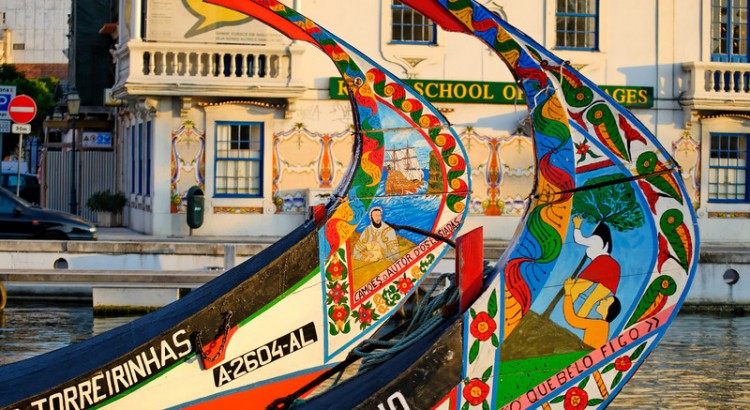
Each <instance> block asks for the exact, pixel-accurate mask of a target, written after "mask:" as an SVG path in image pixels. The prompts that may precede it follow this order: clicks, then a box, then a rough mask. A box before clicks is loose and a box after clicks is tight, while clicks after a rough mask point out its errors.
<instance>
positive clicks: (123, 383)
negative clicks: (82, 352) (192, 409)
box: [16, 329, 193, 410]
mask: <svg viewBox="0 0 750 410" xmlns="http://www.w3.org/2000/svg"><path fill="white" fill-rule="evenodd" d="M192 351H193V348H192V343H191V342H190V338H189V335H188V333H187V332H186V331H185V330H184V329H180V330H177V331H176V332H174V333H172V335H171V337H170V336H167V337H165V338H163V339H161V340H157V341H154V342H153V343H152V344H151V345H149V346H146V347H145V348H144V349H142V350H140V351H139V352H137V353H135V354H133V355H128V357H127V358H126V359H124V360H119V361H117V362H115V363H116V364H114V365H112V366H109V367H106V368H102V369H100V370H99V371H97V372H96V373H93V375H92V376H90V377H88V378H86V379H85V380H83V381H78V382H76V383H74V384H72V385H68V386H60V387H58V388H56V389H54V390H52V391H50V392H48V393H46V394H44V395H43V396H42V397H41V398H38V399H31V401H30V403H28V404H26V405H25V406H23V407H19V408H18V409H16V410H20V409H21V408H30V409H34V410H83V409H87V408H90V407H93V406H95V405H97V404H100V403H102V402H104V401H106V400H107V399H111V398H113V397H115V396H117V395H118V394H120V393H123V392H125V391H126V390H128V389H130V388H132V387H134V386H136V385H137V384H139V383H142V382H144V381H146V380H148V379H150V378H151V377H152V376H154V375H156V374H158V373H159V372H161V371H162V370H164V369H166V368H168V367H169V366H171V365H173V364H175V363H177V362H178V361H179V360H180V359H182V358H184V357H186V356H188V355H189V354H190V353H191V352H192Z"/></svg>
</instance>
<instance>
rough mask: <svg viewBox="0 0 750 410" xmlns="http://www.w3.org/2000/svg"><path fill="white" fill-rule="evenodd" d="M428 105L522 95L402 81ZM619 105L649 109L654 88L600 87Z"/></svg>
mask: <svg viewBox="0 0 750 410" xmlns="http://www.w3.org/2000/svg"><path fill="white" fill-rule="evenodd" d="M403 81H404V82H405V83H406V84H408V85H409V86H411V87H412V88H414V90H415V91H416V92H418V93H419V94H421V95H422V96H423V97H425V98H426V99H427V100H428V101H430V102H433V103H435V102H456V103H473V104H523V103H525V98H524V94H523V93H522V92H520V91H519V89H518V87H517V86H516V84H515V83H498V82H484V81H444V80H403ZM600 87H601V88H602V89H603V90H604V92H606V93H607V94H608V95H609V96H610V97H612V98H613V99H614V100H615V101H617V102H618V103H620V104H622V105H624V106H626V107H631V108H651V107H653V105H654V89H653V87H627V86H612V85H605V86H600ZM329 89H330V97H331V99H334V100H344V99H346V98H347V96H346V94H347V92H346V87H345V86H344V80H342V79H341V78H338V77H331V78H330V80H329Z"/></svg>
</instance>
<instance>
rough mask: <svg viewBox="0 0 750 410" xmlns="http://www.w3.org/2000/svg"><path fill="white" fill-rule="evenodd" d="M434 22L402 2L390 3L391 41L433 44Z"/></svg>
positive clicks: (394, 1) (395, 0)
mask: <svg viewBox="0 0 750 410" xmlns="http://www.w3.org/2000/svg"><path fill="white" fill-rule="evenodd" d="M435 31H436V27H435V23H433V22H432V20H430V19H428V18H427V17H425V16H424V15H422V14H421V13H419V12H417V11H415V10H414V9H412V8H411V7H408V6H406V5H405V4H404V3H402V2H400V1H398V0H393V3H391V41H392V42H393V43H408V44H435V43H436V40H435V37H436V36H435Z"/></svg>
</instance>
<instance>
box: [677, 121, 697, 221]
mask: <svg viewBox="0 0 750 410" xmlns="http://www.w3.org/2000/svg"><path fill="white" fill-rule="evenodd" d="M672 155H674V159H675V160H676V161H677V163H678V164H680V167H681V168H682V172H681V173H680V174H681V176H682V182H683V183H684V184H685V189H687V193H688V196H689V197H690V200H691V201H692V202H693V207H694V208H695V209H698V208H699V207H700V203H701V185H700V180H701V143H700V142H698V141H696V140H695V139H694V138H693V136H692V135H691V134H690V131H685V132H683V133H682V135H680V138H679V139H678V140H676V141H675V142H673V143H672Z"/></svg>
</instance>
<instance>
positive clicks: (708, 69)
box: [680, 62, 750, 111]
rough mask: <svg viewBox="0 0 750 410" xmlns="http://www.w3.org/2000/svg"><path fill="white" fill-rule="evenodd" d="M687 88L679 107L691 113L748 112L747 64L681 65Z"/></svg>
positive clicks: (749, 81)
mask: <svg viewBox="0 0 750 410" xmlns="http://www.w3.org/2000/svg"><path fill="white" fill-rule="evenodd" d="M682 68H683V69H684V70H685V72H687V74H688V76H687V84H685V86H684V87H683V89H684V90H685V91H684V92H683V93H682V95H681V96H680V102H681V103H682V105H683V106H685V107H688V108H691V109H694V110H701V109H722V108H723V107H725V106H726V104H732V109H733V110H740V111H750V64H748V63H721V62H689V63H685V64H683V65H682Z"/></svg>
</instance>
